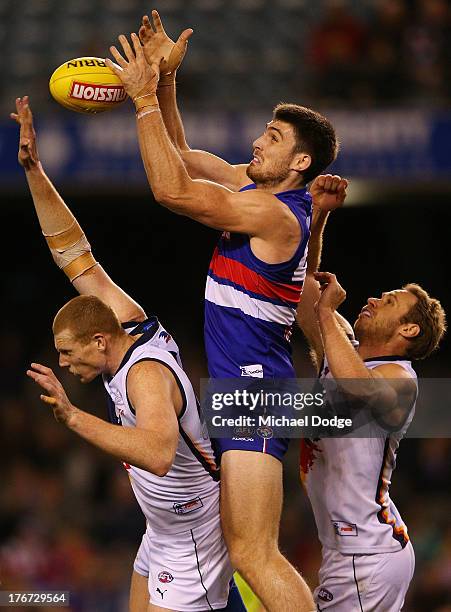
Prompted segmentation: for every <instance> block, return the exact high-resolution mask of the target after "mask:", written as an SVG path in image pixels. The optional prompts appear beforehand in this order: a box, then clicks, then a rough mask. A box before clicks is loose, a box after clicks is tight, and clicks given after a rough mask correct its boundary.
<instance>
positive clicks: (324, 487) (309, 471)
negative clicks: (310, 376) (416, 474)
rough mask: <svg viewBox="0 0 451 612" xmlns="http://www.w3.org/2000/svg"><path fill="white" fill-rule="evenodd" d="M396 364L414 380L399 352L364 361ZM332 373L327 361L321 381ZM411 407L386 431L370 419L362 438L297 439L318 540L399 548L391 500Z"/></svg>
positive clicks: (402, 534) (347, 549) (348, 546)
mask: <svg viewBox="0 0 451 612" xmlns="http://www.w3.org/2000/svg"><path fill="white" fill-rule="evenodd" d="M386 363H396V364H398V365H400V366H401V367H402V368H404V369H405V370H407V372H409V373H410V374H411V376H412V377H413V378H414V379H415V381H416V378H417V377H416V373H415V371H414V369H413V368H412V365H411V363H410V361H407V360H405V359H403V358H402V357H380V358H377V357H376V358H374V359H368V360H365V365H366V367H367V368H368V369H373V368H376V367H377V366H379V365H383V364H386ZM327 378H332V376H331V374H330V372H329V370H328V367H327V361H326V360H325V363H324V365H323V368H322V371H321V375H320V380H324V379H327ZM414 412H415V403H414V404H413V406H412V408H411V409H410V412H409V414H408V416H407V419H406V421H405V423H404V425H403V426H402V428H401V429H400V430H399V431H396V432H389V431H387V430H386V429H384V428H383V426H382V425H379V424H378V423H377V422H376V421H375V420H374V418H371V416H370V415H371V413H370V409H368V419H367V422H369V424H367V425H366V427H367V431H368V437H365V438H352V437H342V438H336V437H334V438H332V437H330V438H321V439H317V440H302V442H301V478H302V481H303V483H304V486H305V488H306V491H307V494H308V496H309V498H310V502H311V504H312V509H313V513H314V515H315V521H316V525H317V528H318V536H319V539H320V541H321V543H322V545H323V546H324V547H326V548H331V549H335V550H338V551H340V552H341V553H348V554H371V553H376V552H380V553H382V552H393V551H397V550H401V549H402V548H404V547H405V546H406V544H407V543H408V541H409V536H408V534H407V527H406V525H405V524H404V522H403V520H402V518H401V516H400V514H399V512H398V510H397V508H396V506H395V504H394V503H393V501H392V500H391V499H390V495H389V487H390V483H391V477H392V473H393V470H394V468H395V466H396V452H397V450H398V446H399V442H400V440H401V438H402V437H403V436H404V434H405V432H406V431H407V428H408V427H409V425H410V423H411V421H412V419H413V416H414Z"/></svg>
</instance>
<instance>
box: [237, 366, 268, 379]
mask: <svg viewBox="0 0 451 612" xmlns="http://www.w3.org/2000/svg"><path fill="white" fill-rule="evenodd" d="M240 370H241V376H250V377H251V378H263V366H262V364H261V363H254V364H252V365H245V366H240Z"/></svg>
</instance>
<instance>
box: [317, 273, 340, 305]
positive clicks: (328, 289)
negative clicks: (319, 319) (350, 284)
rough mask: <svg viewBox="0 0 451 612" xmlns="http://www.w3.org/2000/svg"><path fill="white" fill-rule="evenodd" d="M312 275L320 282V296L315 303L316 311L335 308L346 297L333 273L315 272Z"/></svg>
mask: <svg viewBox="0 0 451 612" xmlns="http://www.w3.org/2000/svg"><path fill="white" fill-rule="evenodd" d="M314 277H315V278H316V280H317V281H318V282H319V284H320V291H321V297H320V298H319V300H318V301H317V303H316V304H315V310H316V312H319V311H320V310H321V309H327V310H337V308H338V307H339V306H340V304H342V303H343V302H344V301H345V299H346V291H345V290H344V289H343V287H342V286H341V285H340V283H339V282H338V280H337V277H336V276H335V274H331V273H330V272H315V273H314Z"/></svg>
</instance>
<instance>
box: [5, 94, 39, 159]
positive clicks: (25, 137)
mask: <svg viewBox="0 0 451 612" xmlns="http://www.w3.org/2000/svg"><path fill="white" fill-rule="evenodd" d="M16 111H17V112H15V113H11V114H10V117H11V119H14V121H16V122H17V123H18V124H19V125H20V135H19V153H18V155H17V159H18V161H19V164H20V165H21V166H23V167H24V168H25V170H30V168H32V167H34V166H36V165H37V164H38V163H39V155H38V149H37V145H36V132H35V131H34V127H33V114H32V112H31V108H30V103H29V98H28V96H24V97H23V98H16Z"/></svg>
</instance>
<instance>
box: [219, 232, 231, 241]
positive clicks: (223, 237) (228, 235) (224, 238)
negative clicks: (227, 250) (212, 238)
mask: <svg viewBox="0 0 451 612" xmlns="http://www.w3.org/2000/svg"><path fill="white" fill-rule="evenodd" d="M221 238H222V239H223V240H230V232H222V236H221Z"/></svg>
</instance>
